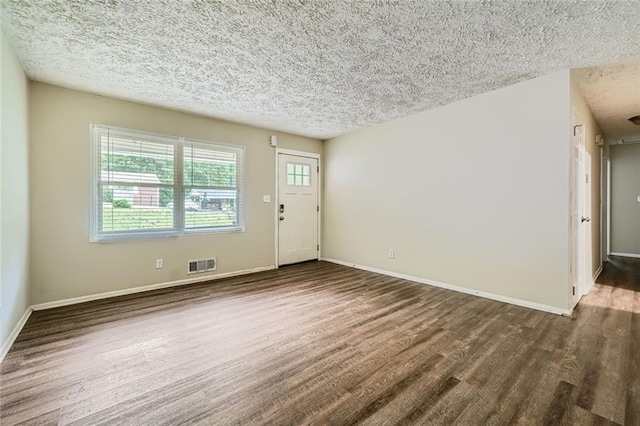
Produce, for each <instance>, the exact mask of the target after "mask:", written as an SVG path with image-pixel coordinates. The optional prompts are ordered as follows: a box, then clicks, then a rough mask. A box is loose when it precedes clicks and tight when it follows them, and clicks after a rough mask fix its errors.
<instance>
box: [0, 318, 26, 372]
mask: <svg viewBox="0 0 640 426" xmlns="http://www.w3.org/2000/svg"><path fill="white" fill-rule="evenodd" d="M31 312H33V309H32V308H31V306H29V307H28V308H27V309H26V310H25V311H24V313H23V314H22V316H21V317H20V319H19V320H18V323H17V324H16V326H15V327H13V330H11V333H10V334H9V336H8V337H7V340H5V341H4V343H3V344H2V348H0V362H2V361H3V360H4V357H5V356H7V353H8V352H9V349H11V346H13V342H15V341H16V338H17V337H18V334H20V332H21V331H22V327H24V325H25V324H26V323H27V320H28V319H29V317H30V316H31Z"/></svg>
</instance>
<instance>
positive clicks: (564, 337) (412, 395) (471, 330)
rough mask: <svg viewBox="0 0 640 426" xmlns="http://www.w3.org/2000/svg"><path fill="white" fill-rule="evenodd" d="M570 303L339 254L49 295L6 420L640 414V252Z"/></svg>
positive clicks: (513, 420)
mask: <svg viewBox="0 0 640 426" xmlns="http://www.w3.org/2000/svg"><path fill="white" fill-rule="evenodd" d="M598 282H599V284H597V285H596V286H595V287H594V289H593V290H592V292H591V293H590V294H589V295H588V296H586V297H585V298H583V300H582V302H581V303H580V305H579V307H578V309H577V311H576V312H575V314H574V316H573V318H565V317H561V316H557V315H552V314H546V313H543V312H538V311H534V310H529V309H526V308H521V307H517V306H512V305H507V304H504V303H500V302H495V301H490V300H487V299H482V298H478V297H473V296H469V295H464V294H460V293H455V292H452V291H448V290H442V289H438V288H434V287H429V286H426V285H422V284H416V283H411V282H408V281H404V280H401V279H395V278H390V277H386V276H381V275H377V274H373V273H369V272H364V271H360V270H356V269H351V268H347V267H342V266H337V265H333V264H329V263H324V262H318V263H306V264H301V265H296V266H291V267H286V268H281V269H279V270H276V271H269V272H264V273H259V274H254V275H250V276H244V277H236V278H230V279H225V280H220V281H215V282H212V283H207V284H197V285H190V286H183V287H178V288H172V289H164V290H158V291H153V292H148V293H143V294H138V295H131V296H123V297H118V298H114V299H110V300H101V301H96V302H90V303H84V304H80V305H74V306H69V307H63V308H57V309H51V310H46V311H38V312H34V313H33V315H32V316H31V318H30V319H29V321H28V322H27V324H26V326H25V327H24V329H23V331H22V333H21V334H20V335H19V337H18V339H17V340H16V342H15V344H14V346H13V348H12V349H11V351H10V352H9V354H8V355H7V357H6V359H5V361H4V362H3V363H2V364H1V365H0V384H1V389H0V423H1V424H2V425H3V426H5V425H13V424H19V423H21V422H24V423H25V424H78V425H97V424H127V425H161V424H220V425H230V424H277V425H284V424H339V425H343V424H355V423H367V424H375V425H378V424H411V423H417V424H462V425H484V424H528V425H529V424H530V425H534V424H554V425H555V424H572V425H573V424H576V425H589V424H607V423H609V424H615V423H617V424H627V425H639V424H640V260H629V259H620V258H616V259H612V260H611V262H610V263H607V264H606V266H605V270H604V272H603V274H602V275H601V277H600V279H599V280H598Z"/></svg>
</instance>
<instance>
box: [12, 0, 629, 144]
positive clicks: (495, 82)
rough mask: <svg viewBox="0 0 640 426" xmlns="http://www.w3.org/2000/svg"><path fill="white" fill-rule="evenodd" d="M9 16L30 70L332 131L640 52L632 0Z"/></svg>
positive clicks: (85, 6)
mask: <svg viewBox="0 0 640 426" xmlns="http://www.w3.org/2000/svg"><path fill="white" fill-rule="evenodd" d="M0 12H1V13H2V16H1V22H2V26H3V28H4V30H5V32H6V33H7V35H8V37H9V39H10V41H11V43H12V45H13V46H14V48H15V50H16V52H17V54H18V56H19V57H20V59H21V61H22V63H23V65H24V67H25V69H26V72H27V74H28V75H29V77H30V78H32V79H34V80H40V81H44V82H48V83H53V84H57V85H61V86H66V87H71V88H75V89H79V90H85V91H89V92H94V93H99V94H103V95H107V96H113V97H118V98H123V99H128V100H134V101H138V102H144V103H149V104H153V105H160V106H165V107H169V108H175V109H179V110H185V111H190V112H194V113H199V114H204V115H207V116H212V117H218V118H223V119H228V120H233V121H238V122H243V123H249V124H254V125H258V126H262V127H267V128H272V129H278V130H284V131H289V132H292V133H297V134H302V135H307V136H312V137H318V138H323V139H324V138H329V137H332V136H336V135H339V134H342V133H345V132H348V131H350V130H353V129H356V128H359V127H364V126H368V125H372V124H375V123H379V122H383V121H387V120H390V119H393V118H397V117H401V116H406V115H408V114H411V113H414V112H418V111H422V110H426V109H429V108H433V107H436V106H439V105H443V104H447V103H450V102H453V101H456V100H459V99H462V98H466V97H470V96H473V95H476V94H479V93H482V92H487V91H490V90H494V89H497V88H499V87H503V86H506V85H509V84H512V83H516V82H518V81H522V80H526V79H529V78H533V77H537V76H540V75H544V74H547V73H549V72H553V71H558V70H561V69H567V68H577V67H591V66H596V65H603V64H634V63H635V64H637V63H639V61H640V43H638V40H639V36H640V7H638V3H637V2H635V1H615V2H598V1H592V2H579V3H578V2H573V1H560V2H542V1H535V2H527V3H525V2H521V1H517V2H509V1H502V2H427V1H421V0H414V1H403V0H397V1H384V0H371V1H365V0H359V1H355V0H353V1H347V0H342V1H341V0H333V1H323V0H316V1H314V0H295V1H294V0H289V1H276V0H272V1H267V0H261V1H249V0H243V1H232V0H228V1H224V0H223V1H220V2H213V1H204V0H193V1H179V0H175V1H172V0H146V1H134V0H130V1H118V0H110V1H97V0H93V1H89V0H83V1H80V0H76V1H72V0H57V1H53V0H33V1H24V0H0Z"/></svg>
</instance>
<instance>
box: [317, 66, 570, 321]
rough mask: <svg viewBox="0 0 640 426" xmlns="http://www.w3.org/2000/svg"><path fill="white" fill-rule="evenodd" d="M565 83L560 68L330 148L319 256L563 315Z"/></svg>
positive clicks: (566, 262) (566, 255)
mask: <svg viewBox="0 0 640 426" xmlns="http://www.w3.org/2000/svg"><path fill="white" fill-rule="evenodd" d="M569 85H570V76H569V72H568V71H563V72H560V73H556V74H553V75H549V76H545V77H541V78H537V79H534V80H530V81H526V82H523V83H519V84H516V85H513V86H510V87H506V88H504V89H501V90H497V91H494V92H490V93H486V94H483V95H480V96H476V97H474V98H471V99H466V100H463V101H460V102H456V103H454V104H451V105H447V106H443V107H440V108H437V109H433V110H429V111H425V112H422V113H419V114H415V115H413V116H410V117H406V118H402V119H398V120H394V121H391V122H388V123H384V124H381V125H377V126H373V127H370V128H367V129H363V130H358V131H355V132H353V133H350V134H347V135H344V136H341V137H337V138H335V139H332V140H329V141H327V142H326V144H325V148H324V164H325V182H324V185H325V186H324V225H323V230H324V231H323V256H324V257H326V258H333V259H337V260H340V261H344V262H349V263H354V264H359V265H364V266H369V267H374V268H379V269H383V270H387V271H391V272H396V273H402V274H407V275H411V276H414V277H419V278H423V279H428V280H435V281H439V282H442V283H446V284H450V285H455V286H460V287H465V288H468V289H473V290H477V291H483V292H488V293H492V294H496V295H501V296H507V297H512V298H517V299H521V300H525V301H529V302H534V303H539V304H543V305H547V306H551V307H554V308H558V309H560V310H566V309H568V306H569V288H570V278H569V202H568V200H569V195H568V188H569V152H570V150H569V148H570V145H569V143H570V140H569V134H570V133H569V132H570V119H569V118H570V117H569V111H570V107H569V90H570V89H569ZM389 249H394V250H395V253H396V257H395V259H389V258H388V251H389Z"/></svg>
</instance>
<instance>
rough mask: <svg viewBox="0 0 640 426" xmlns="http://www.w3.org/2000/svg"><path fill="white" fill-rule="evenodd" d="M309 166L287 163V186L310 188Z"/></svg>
mask: <svg viewBox="0 0 640 426" xmlns="http://www.w3.org/2000/svg"><path fill="white" fill-rule="evenodd" d="M310 172H311V166H309V165H308V164H298V163H287V185H289V186H311V177H310V176H311V173H310Z"/></svg>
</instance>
